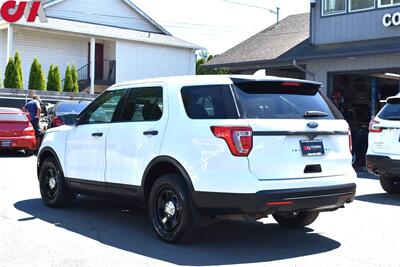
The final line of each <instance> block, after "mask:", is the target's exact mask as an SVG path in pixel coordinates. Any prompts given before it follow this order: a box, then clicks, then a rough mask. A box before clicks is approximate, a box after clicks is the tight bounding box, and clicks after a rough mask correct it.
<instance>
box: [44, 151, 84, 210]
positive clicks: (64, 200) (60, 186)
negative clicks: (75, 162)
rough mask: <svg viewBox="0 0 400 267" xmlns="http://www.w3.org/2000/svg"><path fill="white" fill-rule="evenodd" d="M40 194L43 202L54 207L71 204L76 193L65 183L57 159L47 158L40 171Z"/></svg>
mask: <svg viewBox="0 0 400 267" xmlns="http://www.w3.org/2000/svg"><path fill="white" fill-rule="evenodd" d="M39 185H40V194H41V196H42V200H43V202H44V203H45V204H46V205H47V206H49V207H53V208H63V207H67V206H70V205H71V204H72V203H73V202H74V201H75V199H76V194H75V193H74V192H72V191H70V190H69V189H68V188H67V185H66V184H65V180H64V175H63V173H62V171H61V169H60V167H59V165H58V163H57V162H56V161H55V159H53V158H50V159H46V160H45V162H43V164H42V166H41V168H40V173H39Z"/></svg>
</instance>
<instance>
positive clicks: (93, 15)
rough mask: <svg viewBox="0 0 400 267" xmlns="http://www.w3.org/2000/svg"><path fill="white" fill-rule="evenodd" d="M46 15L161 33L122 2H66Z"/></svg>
mask: <svg viewBox="0 0 400 267" xmlns="http://www.w3.org/2000/svg"><path fill="white" fill-rule="evenodd" d="M46 15H47V16H48V17H53V18H62V19H69V20H74V21H83V22H89V23H95V24H102V25H109V26H116V27H121V28H127V29H135V30H141V31H149V32H156V33H160V32H161V31H160V29H158V28H157V27H155V26H154V25H153V24H151V23H150V22H149V21H148V20H147V19H145V18H144V17H143V16H141V15H140V14H139V13H138V12H136V11H135V10H134V9H132V8H131V7H130V6H129V5H128V4H126V3H125V2H124V1H123V0H66V1H63V2H61V3H58V4H56V5H53V6H51V7H48V8H46Z"/></svg>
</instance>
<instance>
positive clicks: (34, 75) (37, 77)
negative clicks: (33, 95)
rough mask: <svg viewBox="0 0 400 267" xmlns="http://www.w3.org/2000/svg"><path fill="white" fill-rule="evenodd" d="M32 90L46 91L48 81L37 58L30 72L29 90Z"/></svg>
mask: <svg viewBox="0 0 400 267" xmlns="http://www.w3.org/2000/svg"><path fill="white" fill-rule="evenodd" d="M28 89H30V90H42V91H44V90H46V80H45V77H44V73H43V70H42V65H40V63H39V60H38V59H37V58H35V59H34V60H33V62H32V65H31V70H30V72H29V88H28Z"/></svg>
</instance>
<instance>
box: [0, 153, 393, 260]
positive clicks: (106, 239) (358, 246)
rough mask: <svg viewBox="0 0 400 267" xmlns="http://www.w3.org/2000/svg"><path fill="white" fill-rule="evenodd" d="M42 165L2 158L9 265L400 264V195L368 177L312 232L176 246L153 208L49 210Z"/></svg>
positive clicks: (262, 232) (4, 246)
mask: <svg viewBox="0 0 400 267" xmlns="http://www.w3.org/2000/svg"><path fill="white" fill-rule="evenodd" d="M35 163H36V158H35V157H30V158H26V157H25V156H24V155H23V153H22V152H21V153H17V152H6V153H4V152H2V153H1V154H0V196H1V200H0V239H1V246H0V266H61V265H62V266H128V265H129V266H168V265H170V264H177V265H191V266H211V265H214V266H215V265H236V264H249V265H253V264H255V265H260V266H400V256H399V248H400V238H399V237H400V227H399V222H400V196H389V195H387V194H386V193H384V192H383V191H382V189H381V187H380V185H379V182H378V181H377V180H376V179H375V178H374V177H372V176H370V175H368V174H366V173H360V175H359V178H358V180H357V185H358V192H357V198H356V201H355V202H354V203H353V204H351V205H349V206H348V207H347V208H346V209H342V210H339V211H337V212H333V213H324V214H322V215H321V216H320V218H319V219H318V220H317V221H316V222H315V223H314V224H312V225H311V226H310V227H309V228H305V229H303V230H292V231H288V230H284V229H282V228H280V227H279V226H278V225H277V224H276V223H275V221H274V220H273V219H272V218H268V219H265V220H263V223H261V222H260V223H247V222H233V221H224V222H220V223H218V224H216V225H212V226H210V227H207V228H205V229H204V230H203V232H202V235H201V237H200V239H199V240H197V241H196V242H195V243H192V244H189V245H180V246H173V245H169V244H165V243H162V242H161V241H159V240H158V239H157V238H156V236H155V234H154V233H153V232H152V229H151V225H150V223H149V221H148V217H147V213H146V211H144V210H140V209H137V208H132V207H129V206H127V205H123V204H117V203H111V202H106V201H103V200H99V199H94V198H83V197H81V198H80V199H79V201H78V202H77V203H76V204H75V205H74V207H73V208H71V209H65V210H55V209H49V208H47V207H45V206H44V205H43V204H42V202H41V200H40V194H39V190H38V184H37V180H36V174H35V171H36V170H35Z"/></svg>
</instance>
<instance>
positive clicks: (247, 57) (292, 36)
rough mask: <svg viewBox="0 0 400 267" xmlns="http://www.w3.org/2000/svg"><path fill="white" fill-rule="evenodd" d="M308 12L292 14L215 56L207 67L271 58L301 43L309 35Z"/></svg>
mask: <svg viewBox="0 0 400 267" xmlns="http://www.w3.org/2000/svg"><path fill="white" fill-rule="evenodd" d="M309 27H310V26H309V14H308V13H304V14H298V15H292V16H289V17H287V18H285V19H283V20H282V21H281V22H280V23H279V24H278V25H277V26H276V25H273V26H270V27H268V28H267V29H265V30H263V31H261V32H260V33H258V34H256V35H254V36H252V37H250V38H249V39H247V40H245V41H244V42H242V43H240V44H238V45H237V46H235V47H233V48H231V49H230V50H228V51H226V52H225V53H223V54H221V55H219V56H217V57H215V58H214V59H212V60H211V61H210V62H208V63H207V64H205V66H208V67H217V66H228V65H230V64H232V63H243V62H252V61H260V60H272V59H276V58H278V57H280V56H282V55H284V54H285V53H286V52H287V51H289V50H290V49H292V48H293V47H295V46H296V45H298V44H301V43H302V42H304V41H305V40H306V39H307V38H308V37H309Z"/></svg>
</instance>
